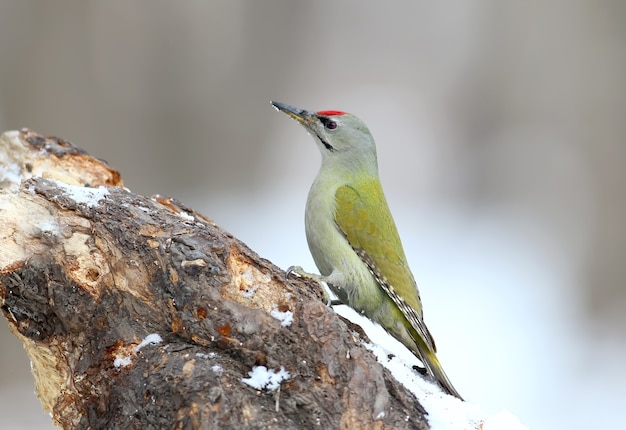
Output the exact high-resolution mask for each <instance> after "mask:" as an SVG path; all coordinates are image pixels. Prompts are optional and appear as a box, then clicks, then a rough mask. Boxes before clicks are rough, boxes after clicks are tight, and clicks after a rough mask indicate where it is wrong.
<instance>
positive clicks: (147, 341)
mask: <svg viewBox="0 0 626 430" xmlns="http://www.w3.org/2000/svg"><path fill="white" fill-rule="evenodd" d="M161 342H163V338H162V337H161V336H160V335H159V334H157V333H152V334H149V335H148V336H146V337H145V338H144V339H143V340H142V341H141V343H140V344H139V345H137V346H136V347H135V351H139V350H140V349H141V348H143V347H144V346H147V345H158V344H160V343H161Z"/></svg>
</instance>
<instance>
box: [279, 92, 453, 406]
mask: <svg viewBox="0 0 626 430" xmlns="http://www.w3.org/2000/svg"><path fill="white" fill-rule="evenodd" d="M272 105H273V106H274V107H275V108H276V109H277V110H279V111H282V112H284V113H285V114H287V115H288V116H290V117H291V118H293V119H295V120H296V121H297V122H299V123H300V124H301V125H302V126H303V127H304V128H305V129H306V131H307V132H308V133H309V134H310V135H311V136H312V137H313V140H314V141H315V143H316V144H317V146H318V148H319V150H320V152H321V154H322V165H321V168H320V170H319V173H318V174H317V177H316V179H315V181H314V182H313V185H312V186H311V189H310V191H309V196H308V198H307V203H306V211H305V230H306V238H307V242H308V245H309V249H310V251H311V254H312V256H313V260H314V261H315V264H316V266H317V268H318V269H319V271H320V273H321V276H320V275H315V274H311V273H307V272H305V271H304V270H302V268H301V267H299V266H298V267H296V266H294V267H292V268H290V269H289V270H288V273H290V272H294V273H296V274H298V275H300V276H302V277H306V278H312V279H315V280H317V281H322V282H325V283H326V284H327V285H328V287H329V288H330V289H331V291H333V293H335V294H336V295H337V297H338V298H339V301H340V302H341V303H345V304H347V305H348V306H350V307H352V308H353V309H355V310H356V311H357V312H359V313H361V314H363V315H365V316H366V317H367V318H369V319H371V320H372V321H374V322H376V323H378V324H380V325H381V326H382V327H383V328H384V329H385V330H386V331H387V332H388V333H390V334H391V335H392V336H393V337H395V338H396V339H398V340H399V341H400V342H402V343H403V344H404V345H405V346H406V347H407V348H408V349H409V350H410V351H411V352H412V353H413V354H414V355H415V356H416V357H417V358H418V359H419V360H420V361H421V362H422V363H423V365H424V368H425V371H426V372H427V373H428V374H429V375H431V376H432V377H433V378H434V379H435V380H436V381H437V382H438V384H439V385H440V386H441V387H442V388H443V390H444V391H445V392H446V393H448V394H450V395H453V396H456V397H458V398H459V399H461V400H463V399H462V397H461V395H460V394H459V393H458V392H457V391H456V389H455V388H454V387H453V386H452V383H451V382H450V380H449V379H448V377H447V376H446V374H445V372H444V370H443V368H442V366H441V364H440V363H439V360H438V359H437V356H436V354H435V353H436V351H437V348H436V346H435V341H434V339H433V337H432V335H431V334H430V331H429V330H428V328H427V327H426V324H425V323H424V317H423V312H422V303H421V300H420V295H419V291H418V289H417V284H416V283H415V279H414V278H413V274H412V273H411V269H410V268H409V265H408V263H407V259H406V256H405V254H404V249H403V247H402V242H401V241H400V236H399V235H398V231H397V229H396V225H395V222H394V220H393V217H392V216H391V212H390V211H389V206H388V205H387V200H386V199H385V195H384V194H383V189H382V186H381V183H380V179H379V177H378V161H377V157H376V144H375V142H374V138H373V137H372V135H371V133H370V131H369V129H368V128H367V126H366V125H365V124H364V123H363V121H361V120H360V119H358V118H357V117H356V116H354V115H351V114H349V113H346V112H342V111H337V110H325V111H319V112H312V111H308V110H304V109H299V108H296V107H293V106H289V105H287V104H284V103H279V102H274V101H273V102H272Z"/></svg>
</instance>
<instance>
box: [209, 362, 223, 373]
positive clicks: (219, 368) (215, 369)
mask: <svg viewBox="0 0 626 430" xmlns="http://www.w3.org/2000/svg"><path fill="white" fill-rule="evenodd" d="M211 370H212V371H213V373H215V374H216V375H221V374H222V373H224V369H222V366H220V365H219V364H215V365H213V366H211Z"/></svg>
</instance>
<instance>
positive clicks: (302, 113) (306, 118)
mask: <svg viewBox="0 0 626 430" xmlns="http://www.w3.org/2000/svg"><path fill="white" fill-rule="evenodd" d="M272 106H274V108H275V109H276V110H279V111H281V112H284V113H286V114H287V115H289V116H290V117H291V118H293V119H295V120H296V121H298V122H299V123H300V124H302V125H307V123H310V122H311V118H312V117H313V113H312V112H309V111H308V110H304V109H300V108H297V107H294V106H290V105H288V104H286V103H280V102H272Z"/></svg>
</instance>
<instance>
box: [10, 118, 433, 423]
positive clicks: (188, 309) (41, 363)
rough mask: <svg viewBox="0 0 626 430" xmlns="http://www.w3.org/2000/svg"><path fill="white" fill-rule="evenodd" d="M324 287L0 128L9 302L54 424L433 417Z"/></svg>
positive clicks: (60, 146) (188, 214)
mask: <svg viewBox="0 0 626 430" xmlns="http://www.w3.org/2000/svg"><path fill="white" fill-rule="evenodd" d="M268 234H269V233H268ZM322 297H323V296H322V291H321V289H320V286H319V285H317V284H315V283H312V282H310V281H307V280H303V279H299V278H295V277H290V278H289V279H288V280H287V279H286V278H285V274H284V271H283V270H282V269H280V268H278V267H276V266H275V265H274V264H272V263H271V262H269V261H267V260H265V259H263V258H261V257H259V256H258V255H257V254H256V253H254V252H253V251H252V250H250V249H249V248H248V247H247V246H246V245H245V244H244V243H242V242H241V241H239V240H238V239H237V238H235V237H233V236H232V235H230V234H228V233H227V232H225V231H224V230H222V229H221V228H220V227H219V226H217V225H216V224H215V223H214V222H212V221H211V220H210V219H209V218H207V217H205V216H203V215H201V214H199V213H197V212H196V211H194V210H193V209H191V208H189V207H186V206H185V205H184V204H183V203H180V202H178V201H176V200H175V199H173V198H167V197H161V196H153V197H145V196H141V195H138V194H134V193H132V192H131V191H129V190H128V189H126V188H124V186H123V182H122V179H121V177H120V175H119V173H118V172H117V171H115V170H114V169H112V168H111V167H109V166H108V165H107V164H106V163H105V162H103V161H101V160H98V159H96V158H93V157H91V156H89V155H88V154H86V153H85V152H84V151H82V150H80V149H78V148H77V147H75V146H74V145H72V144H71V143H70V142H68V141H66V140H63V139H59V138H54V137H43V136H41V135H38V134H37V133H35V132H33V131H30V130H20V131H14V132H7V133H4V134H3V135H2V136H0V309H1V310H2V314H3V315H4V317H5V318H6V320H7V321H8V324H9V328H10V330H11V331H12V332H13V333H14V334H15V335H16V336H17V337H18V338H19V339H20V340H21V341H22V342H23V343H24V347H25V349H26V352H27V353H28V355H29V357H30V359H31V362H32V372H33V376H34V380H35V389H36V393H37V395H38V397H39V399H40V400H41V403H42V405H43V408H44V410H46V411H48V412H50V413H51V417H52V420H53V422H54V423H55V424H56V425H57V426H59V427H61V428H64V429H76V428H79V429H83V428H92V429H100V428H109V429H110V428H116V429H125V428H128V429H134V428H136V429H151V428H180V429H183V428H184V429H187V428H189V429H208V428H218V427H220V428H263V429H271V428H281V429H283V428H313V427H316V428H325V429H329V428H344V429H359V428H376V429H385V428H389V429H391V428H393V429H398V428H428V424H427V422H426V419H425V411H424V409H423V408H422V407H421V405H420V404H419V403H418V402H417V401H416V399H415V397H414V396H413V395H412V394H411V393H410V392H409V391H407V390H406V389H405V387H404V386H403V385H401V384H400V383H399V382H398V381H397V380H395V379H394V378H393V376H392V375H391V374H390V373H389V371H387V370H386V369H384V368H383V367H382V366H381V365H380V364H379V363H378V362H377V361H376V358H375V357H374V356H373V355H372V354H371V353H370V352H369V351H368V350H367V349H365V348H364V347H363V345H362V337H363V334H362V333H361V334H359V333H357V331H355V329H354V327H352V326H350V325H349V324H348V323H347V322H346V321H345V320H343V319H342V318H341V317H339V316H338V315H337V314H335V313H334V312H333V311H332V309H329V308H328V307H326V306H325V304H324V303H323V301H322Z"/></svg>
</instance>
